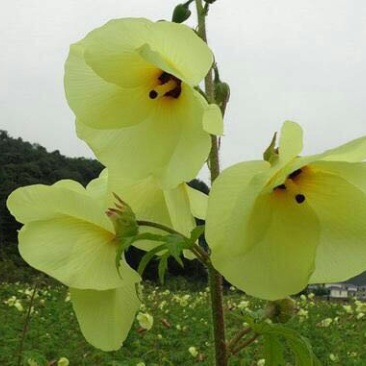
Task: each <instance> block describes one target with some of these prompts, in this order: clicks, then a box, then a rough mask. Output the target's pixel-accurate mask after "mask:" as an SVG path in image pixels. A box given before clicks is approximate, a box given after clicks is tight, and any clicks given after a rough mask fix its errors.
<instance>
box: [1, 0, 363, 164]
mask: <svg viewBox="0 0 366 366" xmlns="http://www.w3.org/2000/svg"><path fill="white" fill-rule="evenodd" d="M175 4H177V2H176V1H173V0H155V1H154V0H134V1H130V0H118V1H117V0H62V1H61V0H59V1H56V0H52V1H51V0H3V2H2V4H1V5H2V6H1V13H0V46H1V53H0V129H5V130H7V131H8V132H9V134H10V135H11V136H13V137H22V138H23V139H25V140H28V141H30V142H36V143H39V144H41V145H43V146H45V147H46V148H47V149H48V150H50V151H53V150H56V149H58V150H60V152H61V153H62V154H65V155H68V156H86V157H92V156H93V155H92V153H91V152H90V150H89V149H88V147H87V146H86V145H85V144H84V143H83V142H82V141H80V140H78V139H77V137H76V135H75V132H74V116H73V114H72V112H71V111H70V109H69V108H68V106H67V103H66V100H65V97H64V91H63V65H64V62H65V59H66V57H67V53H68V47H69V45H70V44H71V43H73V42H75V41H77V40H79V39H80V38H82V37H83V36H84V35H85V34H86V33H88V32H89V31H90V30H92V29H93V28H95V27H98V26H100V25H102V24H104V23H105V22H107V21H108V20H109V19H112V18H122V17H131V16H133V17H137V16H139V17H146V18H150V19H152V20H158V19H170V17H171V13H172V9H173V8H174V6H175ZM190 24H194V22H191V23H190ZM208 36H209V43H210V46H211V48H212V49H213V51H214V53H215V57H216V60H217V62H218V65H219V68H220V70H221V76H222V79H225V81H227V82H228V83H229V84H230V86H231V99H230V103H229V105H228V109H227V116H226V122H225V123H226V132H225V134H226V136H225V137H224V138H223V140H222V158H221V160H222V165H223V166H228V165H231V164H233V163H235V162H239V161H242V160H248V159H257V158H260V157H261V154H262V152H263V150H264V148H265V147H266V146H267V145H268V143H269V141H270V139H271V137H272V135H273V132H274V131H276V130H278V129H279V128H280V127H281V124H282V122H283V121H284V120H286V119H291V120H294V121H297V122H299V123H300V124H301V125H302V126H303V128H304V130H305V150H304V151H305V153H316V152H320V151H322V150H324V149H328V148H331V147H334V146H336V145H338V144H340V143H343V142H346V141H348V140H350V139H353V138H357V137H359V136H361V135H366V91H365V89H366V1H365V0H307V1H294V0H275V1H274V0H217V2H216V3H215V4H214V5H213V6H212V7H211V11H210V16H209V18H208Z"/></svg>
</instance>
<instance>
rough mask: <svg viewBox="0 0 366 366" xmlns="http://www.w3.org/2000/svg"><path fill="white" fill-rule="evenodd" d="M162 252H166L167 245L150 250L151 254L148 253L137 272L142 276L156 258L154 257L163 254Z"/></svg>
mask: <svg viewBox="0 0 366 366" xmlns="http://www.w3.org/2000/svg"><path fill="white" fill-rule="evenodd" d="M162 250H166V244H162V245H159V246H158V247H156V248H154V249H152V250H150V252H147V253H146V254H145V255H144V256H143V257H142V259H141V261H140V263H139V266H138V268H137V272H138V273H139V274H140V275H142V273H143V272H144V270H145V268H146V266H147V265H148V264H149V262H150V261H151V260H152V259H153V258H154V256H155V255H156V254H157V253H159V252H161V251H162Z"/></svg>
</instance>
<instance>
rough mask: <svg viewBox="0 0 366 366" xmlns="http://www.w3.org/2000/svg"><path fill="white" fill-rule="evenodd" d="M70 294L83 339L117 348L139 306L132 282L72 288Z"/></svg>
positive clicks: (94, 344)
mask: <svg viewBox="0 0 366 366" xmlns="http://www.w3.org/2000/svg"><path fill="white" fill-rule="evenodd" d="M70 294H71V300H72V304H73V307H74V311H75V314H76V317H77V319H78V322H79V325H80V328H81V331H82V333H83V335H84V337H85V339H86V340H87V341H88V342H89V343H90V344H92V345H93V346H94V347H96V348H99V349H101V350H103V351H115V350H118V349H119V348H120V347H121V346H122V342H124V340H125V339H126V338H127V335H128V332H129V330H130V329H131V326H132V323H133V321H134V318H135V314H136V312H137V311H138V309H139V308H140V300H139V298H138V296H137V294H136V288H135V283H133V282H131V283H126V284H125V285H124V286H123V287H119V288H116V289H113V290H106V291H95V290H77V289H73V288H71V289H70Z"/></svg>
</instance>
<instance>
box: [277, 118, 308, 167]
mask: <svg viewBox="0 0 366 366" xmlns="http://www.w3.org/2000/svg"><path fill="white" fill-rule="evenodd" d="M302 138H303V133H302V129H301V127H300V126H299V125H298V124H297V123H295V122H291V121H285V122H284V124H283V126H282V129H281V135H280V141H279V156H280V162H281V163H282V164H283V163H287V162H289V161H290V160H292V159H293V158H295V157H296V156H298V155H299V154H300V153H301V151H302V148H303V145H302Z"/></svg>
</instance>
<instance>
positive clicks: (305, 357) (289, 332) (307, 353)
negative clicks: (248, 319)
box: [256, 323, 320, 366]
mask: <svg viewBox="0 0 366 366" xmlns="http://www.w3.org/2000/svg"><path fill="white" fill-rule="evenodd" d="M262 325H263V326H262V328H259V327H258V329H257V330H256V332H258V333H261V334H263V335H265V336H271V337H276V338H281V337H282V338H284V339H285V340H286V343H287V345H288V346H289V348H290V350H291V351H292V353H293V354H294V356H295V361H296V366H318V365H320V362H319V360H318V358H317V357H316V356H315V355H314V353H313V349H312V347H311V344H310V343H309V341H308V340H307V339H306V338H304V337H302V336H301V334H299V333H298V332H297V331H295V330H293V329H290V328H287V327H285V326H283V325H279V324H268V323H262ZM273 365H274V364H273Z"/></svg>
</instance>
